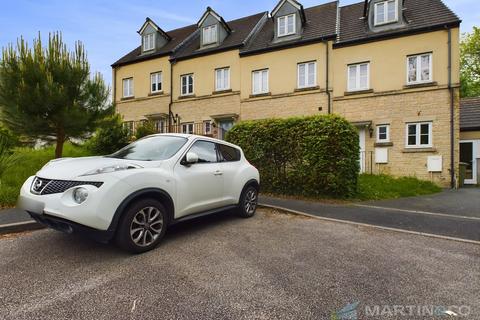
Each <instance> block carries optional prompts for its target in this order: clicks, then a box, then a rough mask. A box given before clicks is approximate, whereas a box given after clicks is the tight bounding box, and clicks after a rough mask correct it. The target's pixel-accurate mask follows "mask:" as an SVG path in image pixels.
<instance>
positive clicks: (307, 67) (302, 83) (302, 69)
mask: <svg viewBox="0 0 480 320" xmlns="http://www.w3.org/2000/svg"><path fill="white" fill-rule="evenodd" d="M316 85H317V63H316V62H306V63H299V64H298V88H308V87H315V86H316Z"/></svg>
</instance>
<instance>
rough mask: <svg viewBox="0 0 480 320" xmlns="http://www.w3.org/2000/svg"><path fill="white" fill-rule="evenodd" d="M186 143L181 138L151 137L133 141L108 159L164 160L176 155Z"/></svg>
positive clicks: (185, 140) (184, 139)
mask: <svg viewBox="0 0 480 320" xmlns="http://www.w3.org/2000/svg"><path fill="white" fill-rule="evenodd" d="M186 142H187V139H186V138H182V137H174V136H153V137H148V138H144V139H141V140H138V141H135V142H134V143H132V144H129V145H128V146H126V147H125V148H123V149H121V150H119V151H117V152H115V153H114V154H111V155H109V156H108V157H109V158H116V159H126V160H138V161H158V160H166V159H169V158H171V157H172V156H173V155H174V154H175V153H177V152H178V150H180V148H181V147H182V146H183V145H184V144H185V143H186Z"/></svg>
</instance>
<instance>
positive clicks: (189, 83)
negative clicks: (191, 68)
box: [181, 74, 193, 96]
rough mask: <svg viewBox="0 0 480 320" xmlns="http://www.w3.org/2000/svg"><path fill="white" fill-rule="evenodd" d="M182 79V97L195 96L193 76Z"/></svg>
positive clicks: (187, 75) (185, 76) (188, 75)
mask: <svg viewBox="0 0 480 320" xmlns="http://www.w3.org/2000/svg"><path fill="white" fill-rule="evenodd" d="M181 79H182V92H181V94H182V96H185V95H189V94H193V74H186V75H183V76H182V77H181Z"/></svg>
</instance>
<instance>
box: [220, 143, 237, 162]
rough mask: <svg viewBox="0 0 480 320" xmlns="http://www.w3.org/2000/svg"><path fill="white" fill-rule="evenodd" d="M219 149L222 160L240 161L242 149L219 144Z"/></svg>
mask: <svg viewBox="0 0 480 320" xmlns="http://www.w3.org/2000/svg"><path fill="white" fill-rule="evenodd" d="M218 150H219V152H220V155H221V156H222V161H228V162H229V161H240V150H238V149H237V148H233V147H230V146H227V145H224V144H219V145H218Z"/></svg>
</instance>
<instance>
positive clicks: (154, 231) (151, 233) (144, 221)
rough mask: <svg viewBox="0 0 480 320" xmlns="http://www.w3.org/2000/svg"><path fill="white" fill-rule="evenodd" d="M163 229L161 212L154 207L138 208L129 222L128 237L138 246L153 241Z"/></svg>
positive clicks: (146, 244) (144, 245)
mask: <svg viewBox="0 0 480 320" xmlns="http://www.w3.org/2000/svg"><path fill="white" fill-rule="evenodd" d="M162 229H163V214H162V212H161V211H160V210H159V209H157V208H155V207H146V208H143V209H141V210H139V211H138V212H137V213H136V214H135V216H134V217H133V220H132V223H131V224H130V237H131V238H132V241H133V242H134V243H135V244H136V245H137V246H140V247H147V246H149V245H151V244H152V243H154V242H155V241H156V240H157V239H158V237H159V236H160V234H161V232H162Z"/></svg>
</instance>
